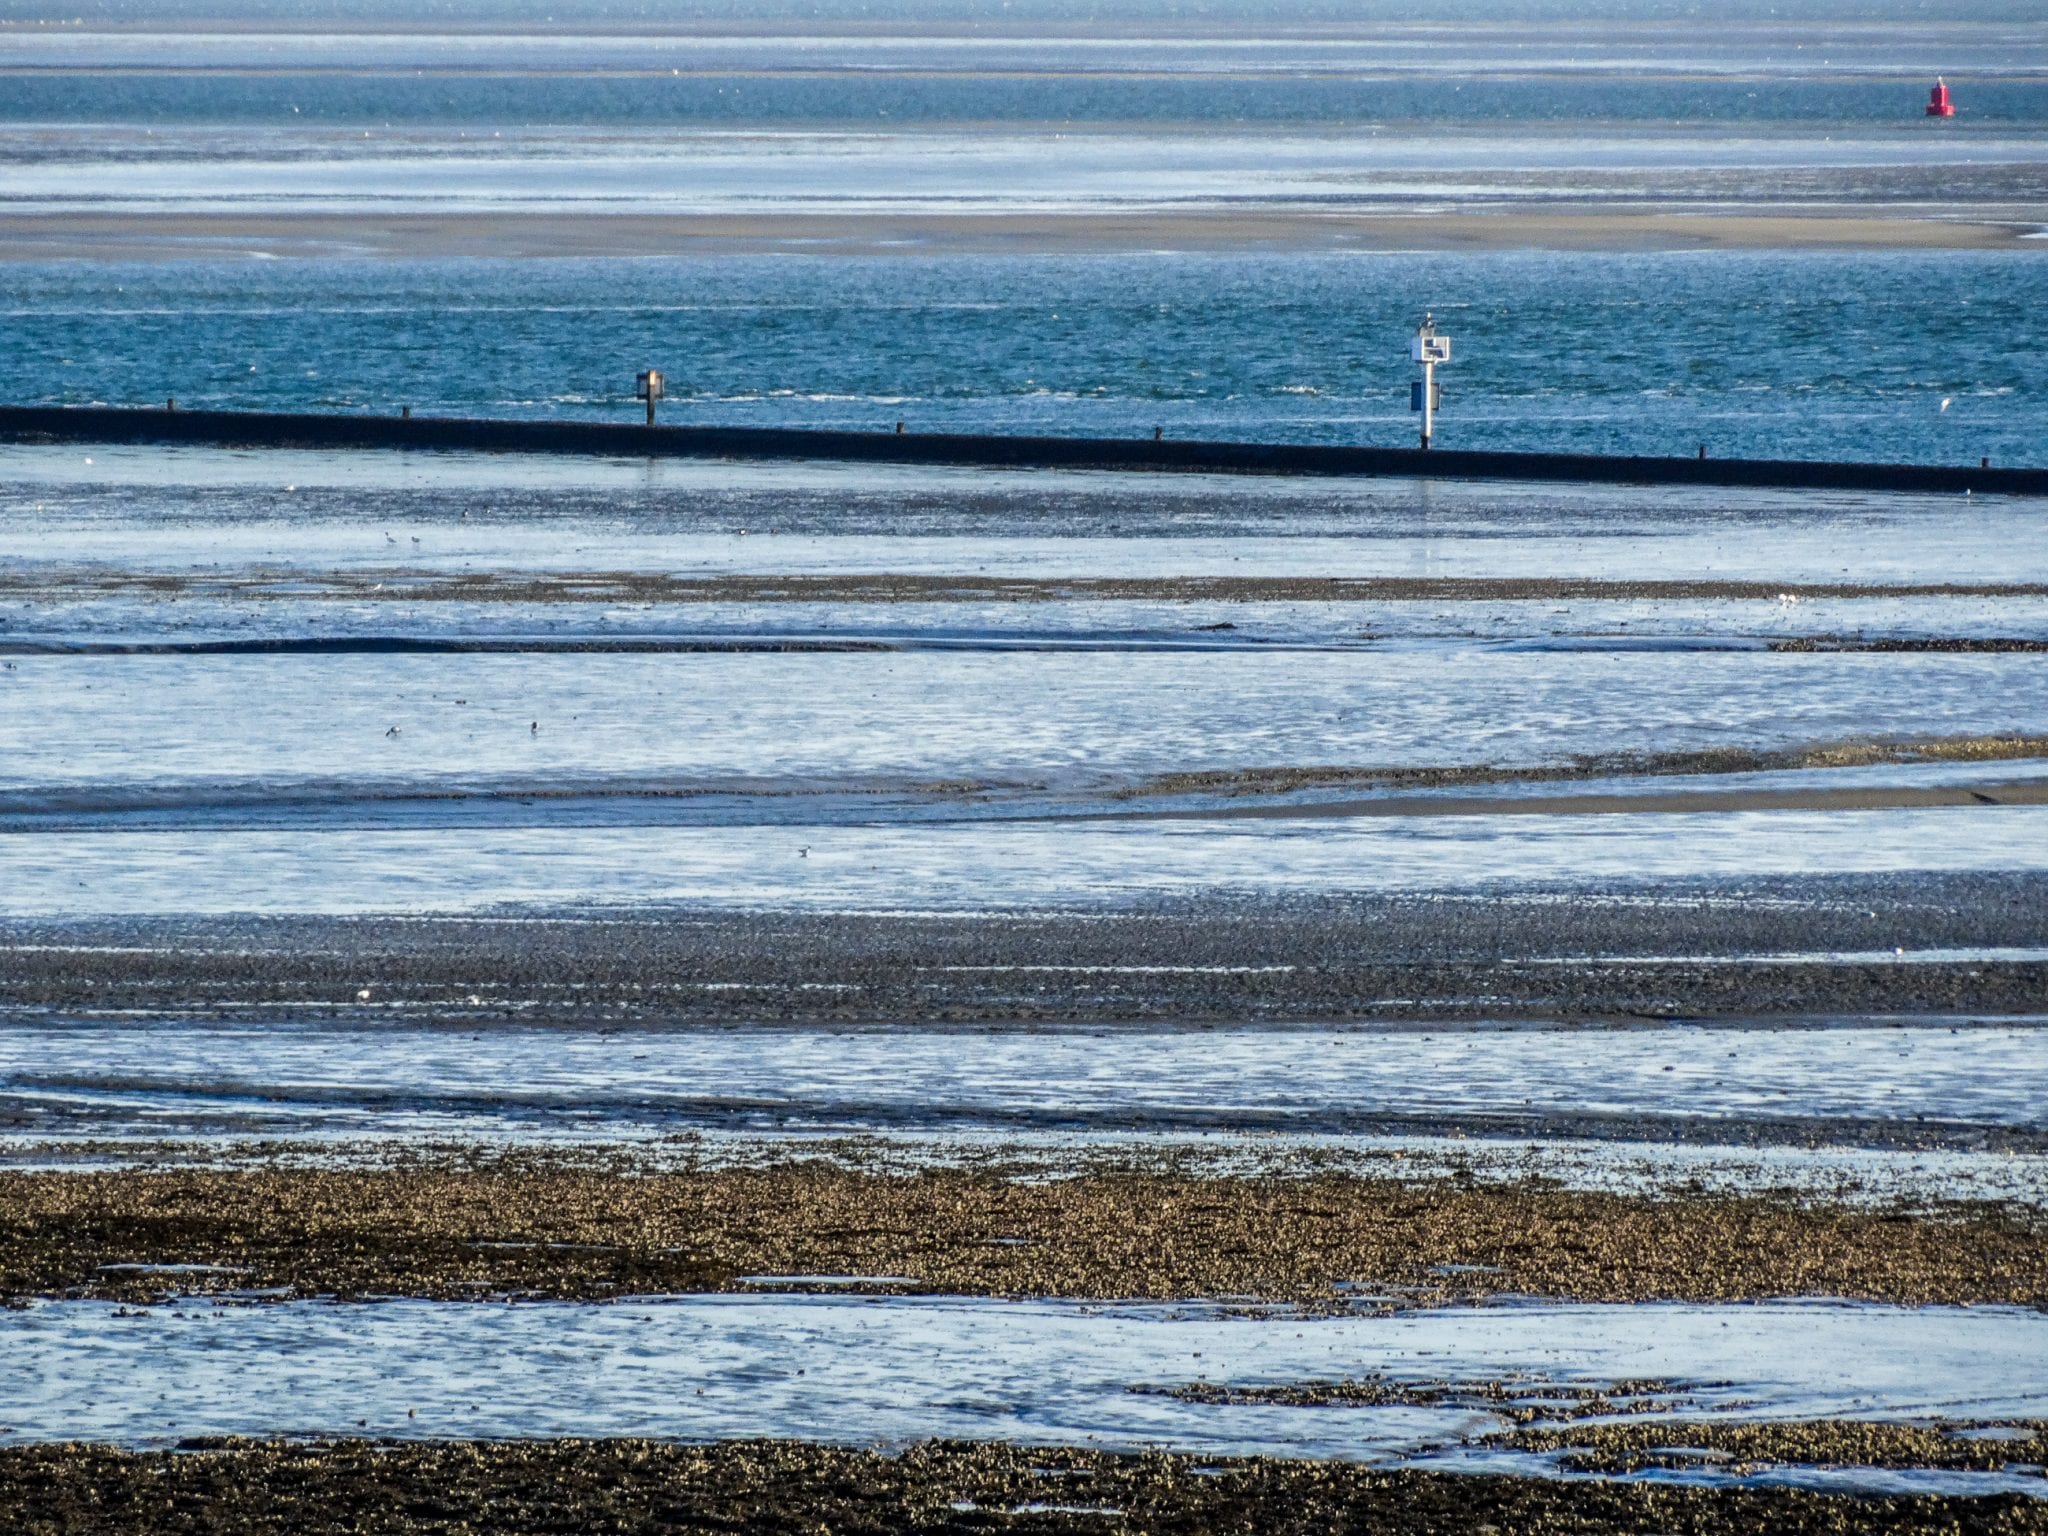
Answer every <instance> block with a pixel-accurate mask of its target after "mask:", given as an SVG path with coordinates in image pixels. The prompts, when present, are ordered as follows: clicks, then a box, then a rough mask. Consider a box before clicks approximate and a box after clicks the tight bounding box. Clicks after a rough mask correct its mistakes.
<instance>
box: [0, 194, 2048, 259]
mask: <svg viewBox="0 0 2048 1536" xmlns="http://www.w3.org/2000/svg"><path fill="white" fill-rule="evenodd" d="M2034 227H2035V226H2034V225H2033V224H2032V223H2028V222H2017V221H2006V220H2000V219H1996V218H1984V217H1979V218H1974V219H1936V218H1921V217H1912V216H1902V215H1899V214H1893V213H1886V212H1869V211H1856V210H1854V209H1851V208H1848V207H1843V206H1832V207H1831V206H1828V205H1824V204H1823V205H1814V206H1809V207H1805V208H1787V209H1785V210H1782V211H1776V212H1770V213H1708V212H1658V211H1654V210H1647V209H1614V208H1590V207H1574V206H1571V205H1560V206H1555V207H1550V208H1541V209H1530V208H1519V209H1518V208H1503V207H1490V208H1474V209H1470V210H1458V211H1443V212H1433V213H1427V214H1417V213H1405V212H1391V211H1375V212H1360V213H1344V212H1324V211H1320V210H1314V209H1275V210H1273V211H1271V212H1258V213H1252V212H1245V211H1242V210H1231V209H1226V208H1193V209H1188V210H1186V211H1184V212H1176V211H1169V212H1138V213H1062V214H1051V215H1047V214H1040V213H1031V214H1017V213H990V214H943V213H917V212H910V213H901V214H889V213H884V214H832V213H811V212H790V213H758V214H689V213H679V214H601V215H593V214H590V213H585V212H573V213H553V214H550V213H536V212H522V213H495V212H493V213H458V212H435V213H416V214H375V215H368V214H326V213H220V214H210V213H194V212H166V213H154V214H152V213H91V212H65V213H10V214H7V215H6V216H4V217H0V260H15V261H45V260H49V259H51V258H53V257H55V258H77V257H88V256H97V257H119V258H123V259H127V260H176V259H180V258H186V259H189V258H193V257H218V256H221V255H238V254H244V253H247V252H249V251H252V250H255V251H262V252H263V253H265V254H267V255H273V256H286V257H289V256H334V255H348V256H358V257H390V258H408V259H418V258H437V257H455V256H493V257H506V256H510V257H560V256H606V257H622V256H668V255H699V254H725V253H747V252H768V251H779V250H787V249H798V250H802V251H804V252H806V253H810V254H816V253H819V252H821V251H822V252H834V251H838V252H845V253H849V254H884V255H886V254H891V253H895V254H901V253H902V252H903V251H904V250H905V249H909V250H912V251H914V252H916V253H918V254H932V253H938V252H954V251H957V252H988V253H1019V254H1031V253H1038V252H1061V251H1072V252H1116V251H1156V250H1162V249H1172V250H1205V251H1235V250H1270V251H1317V250H1366V251H1374V250H1399V251H1406V250H1437V251H1454V250H1511V249H1517V248H1534V249H1546V250H1565V251H1657V250H1700V249H1715V248H1736V249H1751V250H1784V249H1802V248H1819V249H1836V250H1914V249H1923V250H1924V249H1945V250H1984V249H1998V248H2008V249H2020V250H2024V249H2026V248H2027V245H2026V243H2025V242H2024V241H2023V240H2022V237H2023V236H2024V235H2026V234H2028V233H2030V232H2031V231H2032V229H2033V228H2034Z"/></svg>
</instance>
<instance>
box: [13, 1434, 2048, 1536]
mask: <svg viewBox="0 0 2048 1536" xmlns="http://www.w3.org/2000/svg"><path fill="white" fill-rule="evenodd" d="M0 1527H4V1528H5V1529H7V1530H9V1531H15V1532H20V1533H22V1536H56V1533H59V1532H61V1533H64V1536H112V1533H116V1532H132V1531H152V1532H189V1533H194V1536H199V1533H209V1536H211V1533H220V1536H226V1533H230V1532H232V1533H237V1536H241V1533H249V1536H254V1533H259V1532H260V1533H264V1536H269V1533H283V1532H293V1533H326V1532H344V1531H346V1532H361V1531H377V1532H390V1533H404V1532H426V1531H435V1532H447V1531H463V1532H470V1533H476V1536H484V1533H498V1532H505V1533H510V1532H522V1533H523V1532H537V1531H611V1532H620V1533H642V1532H644V1533H650V1536H651V1533H654V1532H662V1533H671V1532H699V1531H705V1532H708V1531H717V1532H722V1533H729V1536H754V1533H762V1536H766V1533H770V1532H773V1533H777V1536H782V1533H796V1532H805V1533H813V1532H816V1533H824V1532H832V1533H844V1536H853V1533H862V1536H866V1533H874V1536H883V1533H888V1536H899V1533H906V1532H942V1531H943V1532H968V1531H991V1530H1018V1531H1113V1530H1114V1531H1123V1530H1142V1531H1157V1532H1187V1533H1195V1532H1203V1533H1209V1532H1225V1531H1230V1532H1250V1531H1256V1532H1260V1533H1262V1536H1291V1533H1297V1532H1299V1533H1303V1536H1306V1533H1310V1532H1314V1533H1316V1536H1325V1533H1328V1532H1332V1531H1359V1532H1380V1531H1385V1532H1396V1531H1398V1532H1402V1533H1404V1536H1453V1533H1456V1536H1504V1533H1508V1532H1532V1533H1533V1532H1552V1533H1559V1536H1562V1533H1567V1532H1569V1533H1574V1536H1609V1533H1612V1536H1624V1533H1626V1536H1637V1533H1642V1532H1651V1531H1655V1532H1661V1533H1665V1536H1695V1533H1707V1532H1730V1531H1771V1532H1780V1533H1785V1536H1823V1533H1836V1532H1852V1531H1853V1532H1867V1533H1872V1536H1878V1533H1883V1536H1907V1533H1914V1536H1919V1533H1927V1536H1934V1533H1937V1532H1939V1533H1942V1536H1952V1533H1961V1532H1969V1533H1973V1536H1974V1533H1982V1536H2022V1533H2038V1532H2048V1501H2036V1500H2032V1499H2026V1498H2021V1497H2018V1496H2015V1495H2004V1496H1999V1497H1992V1498H1952V1497H1928V1496H1919V1497H1897V1496H1894V1497H1868V1496H1854V1495H1843V1494H1822V1493H1812V1492H1807V1491H1804V1490H1800V1489H1795V1488H1774V1487H1755V1488H1714V1489H1706V1488H1681V1487H1673V1486H1669V1485H1658V1484H1653V1483H1609V1482H1597V1481H1577V1482H1556V1481H1548V1480H1541V1479H1533V1478H1507V1477H1467V1476H1456V1475H1445V1474H1433V1473H1427V1472H1407V1471H1403V1472H1376V1471H1373V1470H1371V1469H1369V1468H1366V1467H1361V1466H1356V1465H1352V1464H1347V1463H1332V1462H1316V1461H1273V1460H1266V1459H1245V1460H1231V1461H1222V1462H1219V1461H1215V1460H1213V1459H1209V1458H1200V1459H1197V1458H1193V1457H1187V1456H1171V1455H1157V1454H1151V1455H1105V1454H1103V1453H1100V1452H1094V1451H1081V1450H1062V1449H1049V1448H1037V1447H1031V1448H1026V1447H1013V1446H999V1445H973V1444H958V1443H952V1444H947V1443H934V1444H927V1445H919V1446H912V1447H910V1448H908V1449H907V1450H905V1451H903V1452H901V1453H900V1454H896V1455H889V1454H883V1453H878V1452H873V1451H860V1450H846V1449H839V1448H834V1447H827V1446H815V1445H799V1444H792V1443H789V1442H783V1441H742V1442H735V1443H730V1444H726V1445H718V1446H708V1447H698V1446H676V1445H660V1444H650V1443H648V1442H646V1441H634V1440H624V1441H606V1442H598V1443H594V1444H590V1443H582V1442H576V1441H552V1442H531V1441H528V1442H511V1443H502V1442H500V1443H474V1442H458V1443H455V1444H443V1445H417V1444H391V1443H378V1442H369V1441H341V1442H336V1443H326V1444H313V1445H306V1444H257V1443H249V1442H226V1443H219V1444H211V1445H196V1446H193V1447H189V1448H187V1449H184V1450H181V1451H177V1452H147V1453H137V1452H127V1451H118V1450H113V1449H110V1448H107V1447H101V1446H48V1447H33V1448H28V1447H24V1448H21V1449H16V1450H4V1451H0Z"/></svg>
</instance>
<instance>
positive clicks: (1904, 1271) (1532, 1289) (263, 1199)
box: [0, 1158, 2048, 1308]
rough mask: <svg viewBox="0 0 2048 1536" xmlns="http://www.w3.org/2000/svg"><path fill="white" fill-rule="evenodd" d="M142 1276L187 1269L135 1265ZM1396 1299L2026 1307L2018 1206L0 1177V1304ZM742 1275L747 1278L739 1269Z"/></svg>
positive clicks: (1198, 1180) (1281, 1180) (1164, 1179)
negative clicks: (268, 1295) (742, 1296)
mask: <svg viewBox="0 0 2048 1536" xmlns="http://www.w3.org/2000/svg"><path fill="white" fill-rule="evenodd" d="M153 1265H203V1266H212V1267H210V1268H208V1269H205V1270H200V1271H196V1272H194V1271H174V1272H162V1271H153V1270H152V1269H150V1268H149V1267H148V1266H153ZM818 1274H831V1275H855V1276H861V1275H864V1276H872V1277H875V1278H874V1280H873V1281H872V1283H870V1284H869V1285H868V1286H866V1287H865V1289H869V1290H877V1291H905V1290H908V1291H919V1292H935V1293H946V1294H955V1295H977V1296H979V1295H1020V1296H1046V1297H1074V1298H1092V1299H1123V1298H1131V1299H1138V1298H1153V1299H1167V1298H1244V1299H1259V1300H1269V1301H1279V1302H1292V1303H1297V1304H1300V1305H1304V1306H1309V1307H1319V1308H1352V1307H1356V1306H1386V1307H1407V1306H1418V1305H1421V1306H1427V1305H1441V1304H1449V1303H1456V1302H1465V1301H1471V1300H1474V1299H1478V1298H1483V1297H1486V1296H1490V1295H1499V1294H1534V1295H1543V1296H1551V1297H1560V1298H1572V1299H1579V1300H1587V1301H1648V1300H1684V1301H1703V1302H1704V1301H1734V1300H1743V1299H1751V1298H1758V1297H1767V1296H1813V1295H1820V1296H1840V1297H1853V1298H1859V1299H1865V1300H1871V1301H1882V1302H1896V1303H1905V1304H1915V1305H1917V1304H1923V1303H1983V1302H2001V1303H2017V1304H2020V1305H2025V1306H2036V1307H2043V1306H2048V1242H2044V1241H2043V1236H2042V1232H2041V1229H2040V1218H2039V1215H2038V1213H2033V1212H2027V1211H2022V1210H2015V1209H2011V1208H2006V1207H2002V1206H1991V1205H1982V1204H1979V1205H1970V1206H1957V1207H1954V1208H1949V1209H1943V1210H1937V1211H1933V1212H1930V1213H1927V1214H1912V1213H1907V1212H1902V1211H1892V1210H1883V1211H1873V1210H1856V1209H1845V1208H1831V1207H1817V1206H1805V1205H1800V1204H1795V1203H1792V1202H1789V1201H1784V1200H1774V1199H1770V1198H1765V1197H1740V1198H1735V1197H1714V1198H1708V1197H1698V1198H1657V1197H1649V1196H1632V1195H1619V1194H1609V1193H1580V1192H1571V1191H1565V1190H1559V1189H1555V1188H1550V1187H1544V1186H1537V1185H1530V1184H1505V1183H1504V1184H1479V1183H1477V1182H1470V1183H1467V1184H1464V1185H1460V1184H1458V1183H1457V1182H1455V1181H1451V1182H1447V1183H1444V1184H1408V1183H1403V1182H1400V1181H1397V1180H1393V1179H1383V1178H1368V1177H1361V1176H1357V1175H1352V1174H1337V1173H1315V1174H1309V1175H1304V1176H1286V1177H1282V1176H1268V1175H1261V1176H1256V1177H1196V1176H1190V1175H1185V1174H1179V1173H1134V1172H1125V1173H1120V1172H1113V1171H1098V1172H1086V1173H1082V1174H1080V1175H1079V1176H1076V1177H1072V1178H1065V1179H1058V1180H1051V1181H1045V1180H1039V1179H1021V1178H1009V1177H1005V1176H1003V1175H1002V1174H1000V1173H990V1172H979V1171H959V1170H933V1171H927V1172H922V1173H917V1174H910V1175H903V1174H878V1173H873V1172H867V1171H862V1170H858V1169H849V1168H845V1167H840V1166H834V1165H829V1164H825V1163H787V1164H780V1165H775V1166H770V1167H765V1168H741V1169H730V1168H728V1169H721V1170H713V1171H687V1172H667V1173H643V1174H636V1173H624V1172H607V1171H601V1170H592V1169H588V1168H584V1169H575V1168H561V1167H551V1166H549V1165H547V1164H546V1163H545V1162H543V1161H541V1160H538V1159H528V1158H509V1159H505V1160H503V1161H500V1162H498V1163H496V1164H494V1165H490V1166H485V1167H480V1168H474V1169H459V1168H438V1167H437V1168H427V1169H389V1170H367V1171H365V1170H351V1171H327V1170H320V1171H302V1170H284V1169H257V1170H242V1171H229V1172H218V1171H187V1170H180V1171H141V1170H121V1171H101V1172H81V1173H46V1172H37V1173H22V1172H13V1173H5V1174H0V1295H6V1296H13V1297H26V1296H38V1295H39V1296H95V1297H106V1298H119V1299H123V1300H129V1301H141V1302H146V1301H148V1300H150V1299H152V1298H156V1297H160V1296H162V1295H165V1294H168V1293H173V1292H177V1293H186V1292H198V1293H208V1292H212V1293H219V1292H230V1291H240V1290H261V1289H268V1288H276V1289H277V1290H278V1291H280V1292H282V1293H288V1294H293V1295H302V1296H304V1295H335V1296H340V1297H344V1298H346V1297H356V1296H364V1295H373V1294H385V1295H389V1294H399V1295H409V1296H421V1297H436V1298H465V1297H474V1296H479V1295H516V1296H530V1297H558V1298H587V1299H603V1298H607V1297H617V1296H626V1295H635V1294H652V1293H660V1292H669V1293H676V1292H690V1291H720V1290H724V1291H733V1290H758V1289H801V1288H802V1282H801V1281H800V1280H787V1281H782V1280H776V1279H774V1278H773V1277H776V1276H791V1277H800V1276H805V1275H818ZM747 1277H768V1278H765V1279H760V1278H757V1279H751V1280H750V1279H748V1278H747Z"/></svg>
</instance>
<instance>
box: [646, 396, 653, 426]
mask: <svg viewBox="0 0 2048 1536" xmlns="http://www.w3.org/2000/svg"><path fill="white" fill-rule="evenodd" d="M647 425H649V426H650V427H651V426H653V425H654V391H653V390H651V389H650V390H648V391H647Z"/></svg>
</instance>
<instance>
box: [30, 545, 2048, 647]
mask: <svg viewBox="0 0 2048 1536" xmlns="http://www.w3.org/2000/svg"><path fill="white" fill-rule="evenodd" d="M743 531H744V530H743ZM87 593H90V594H94V595H99V596H111V595H115V594H133V595H136V596H142V597H151V598H159V599H172V598H175V599H203V600H209V601H220V600H230V599H233V600H245V599H256V600H261V599H264V598H278V599H290V600H293V601H303V600H319V599H333V600H339V601H346V602H350V603H360V602H378V603H410V602H461V603H485V602H488V603H575V604H613V603H627V602H631V603H673V604H692V605H694V604H713V603H729V604H746V603H835V602H843V603H891V604H894V603H959V602H1014V603H1046V602H1056V601H1062V600H1075V601H1091V600H1092V601H1101V602H1167V603H1282V602H1312V603H1395V602H1417V603H1425V602H1426V603H1444V602H1689V601H1697V602H1766V603H1781V602H1783V601H1784V600H1785V599H1787V598H1796V599H1798V600H1799V601H1801V602H1808V601H1819V600H1822V599H1827V598H1912V597H1953V598H1979V599H1981V598H2007V597H2021V598H2025V597H2048V582H2043V581H1985V582H1954V581H1933V582H1928V581H1890V582H1866V581H1842V582H1817V581H1742V580H1715V579H1711V578H1708V579H1700V578H1691V579H1661V580H1660V579H1655V578H1637V579H1633V580H1630V579H1623V580H1615V579H1612V578H1603V577H1597V576H1587V577H1577V576H1567V577H1543V576H1523V577H1456V576H1439V577H1427V576H1082V575H1075V576H1059V577H1034V576H1009V577H988V576H979V575H970V574H960V575H953V574H946V575H926V574H923V573H918V572H900V573H899V572H886V571H882V572H875V573H872V574H846V575H823V576H814V575H805V574H799V573H788V574H773V575H750V574H744V573H736V574H733V575H719V576H680V575H671V574H669V573H667V572H647V571H604V570H568V571H549V572H535V573H520V574H494V573H490V572H464V573H462V574H461V575H449V574H448V573H447V572H445V571H437V570H432V569H408V568H406V567H402V566H375V567H368V568H351V569H346V570H321V571H315V570H302V569H296V568H290V567H277V566H266V567H264V568H261V569H259V570H257V571H253V572H235V573H231V574H227V575H198V576H195V575H193V574H191V573H190V572H186V571H168V570H165V571H150V570H141V571H137V570H125V571H124V570H118V569H109V568H106V567H104V566H102V567H99V568H91V567H74V568H72V569H68V570H61V571H54V572H53V571H26V572H21V573H15V572H7V573H0V594H4V595H6V596H10V597H15V598H35V599H43V600H48V599H51V598H55V597H70V596H78V595H82V594H87ZM1829 638H1833V637H1829ZM1815 643H1816V644H1821V643H1826V641H1824V640H1822V639H1821V638H1820V637H1816V640H1815ZM1838 643H1847V642H1838Z"/></svg>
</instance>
